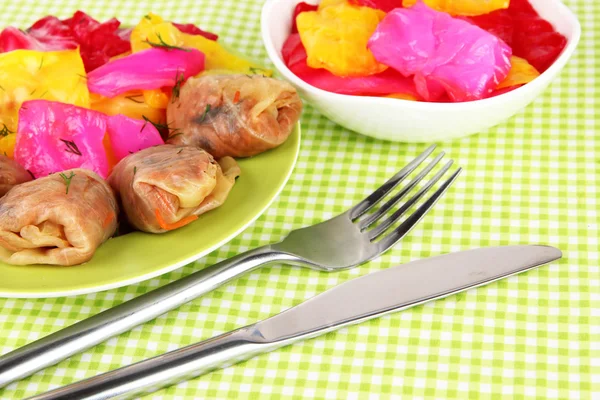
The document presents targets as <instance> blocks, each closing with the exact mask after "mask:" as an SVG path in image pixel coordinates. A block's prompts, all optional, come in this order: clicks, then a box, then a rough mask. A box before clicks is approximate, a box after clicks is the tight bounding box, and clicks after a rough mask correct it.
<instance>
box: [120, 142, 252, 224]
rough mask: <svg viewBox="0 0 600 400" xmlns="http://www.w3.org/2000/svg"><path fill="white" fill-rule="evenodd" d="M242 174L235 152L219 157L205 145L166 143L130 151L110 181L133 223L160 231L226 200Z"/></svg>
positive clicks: (187, 222)
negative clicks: (202, 146) (204, 147)
mask: <svg viewBox="0 0 600 400" xmlns="http://www.w3.org/2000/svg"><path fill="white" fill-rule="evenodd" d="M239 174H240V169H239V167H238V165H237V163H236V162H235V160H234V159H233V158H231V157H224V158H222V159H220V160H219V161H218V162H217V161H215V159H214V158H213V157H212V156H211V155H210V154H208V153H207V152H206V151H204V150H202V149H199V148H196V147H190V146H175V145H168V144H167V145H163V146H156V147H151V148H148V149H145V150H142V151H139V152H137V153H134V154H131V155H129V156H127V157H125V158H124V159H123V160H121V161H120V162H119V163H118V164H117V165H116V166H115V168H114V170H113V172H112V174H111V175H110V177H109V178H108V182H109V183H110V185H111V186H112V188H113V189H114V190H115V192H117V194H118V195H119V196H120V198H121V204H122V207H123V210H124V211H125V214H126V215H127V219H128V220H129V222H130V223H131V224H132V225H133V226H134V227H136V228H137V229H139V230H141V231H144V232H150V233H161V232H166V231H170V230H173V229H177V228H180V227H182V226H184V225H187V224H189V223H190V222H192V221H194V220H196V219H198V215H200V214H203V213H205V212H207V211H209V210H212V209H213V208H216V207H218V206H220V205H221V204H223V203H224V202H225V199H226V198H227V196H228V195H229V192H230V191H231V188H232V187H233V184H234V183H235V178H236V177H237V176H239Z"/></svg>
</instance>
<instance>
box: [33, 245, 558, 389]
mask: <svg viewBox="0 0 600 400" xmlns="http://www.w3.org/2000/svg"><path fill="white" fill-rule="evenodd" d="M561 256H562V254H561V252H560V250H558V249H555V248H553V247H547V246H507V247H491V248H483V249H476V250H469V251H462V252H458V253H451V254H446V255H442V256H438V257H433V258H429V259H424V260H418V261H413V262H410V263H408V264H404V265H400V266H397V267H393V268H388V269H384V270H381V271H378V272H374V273H371V274H368V275H365V276H362V277H360V278H356V279H353V280H351V281H348V282H345V283H342V284H341V285H338V286H336V287H334V288H332V289H330V290H327V291H326V292H324V293H321V294H319V295H317V296H315V297H313V298H312V299H309V300H308V301H305V302H304V303H302V304H300V305H298V306H296V307H293V308H290V309H288V310H287V311H284V312H282V313H280V314H278V315H275V316H273V317H271V318H268V319H266V320H263V321H260V322H258V323H256V324H253V325H249V326H246V327H244V328H241V329H238V330H235V331H232V332H228V333H225V334H223V335H220V336H217V337H214V338H211V339H208V340H205V341H203V342H200V343H197V344H194V345H191V346H187V347H184V348H181V349H178V350H175V351H171V352H169V353H165V354H162V355H160V356H157V357H154V358H151V359H148V360H145V361H141V362H139V363H137V364H133V365H130V366H127V367H123V368H120V369H117V370H114V371H111V372H107V373H104V374H101V375H98V376H95V377H93V378H89V379H86V380H83V381H81V382H77V383H74V384H71V385H68V386H65V387H62V388H59V389H56V390H53V391H50V392H47V393H45V394H41V395H38V396H34V397H32V398H31V400H58V399H95V400H100V399H112V398H118V399H127V398H131V397H135V396H138V395H140V394H142V393H146V392H152V391H155V390H158V389H160V388H161V387H164V386H168V385H172V384H174V383H176V382H179V381H182V380H186V379H190V378H192V377H195V376H198V375H201V374H204V373H206V372H208V371H210V370H213V369H216V368H222V367H225V366H228V365H231V364H234V363H237V362H240V361H242V360H247V359H249V358H251V357H254V356H255V355H257V354H260V353H265V352H269V351H272V350H275V349H277V348H279V347H283V346H287V345H290V344H292V343H295V342H298V341H301V340H305V339H309V338H312V337H315V336H318V335H322V334H324V333H327V332H330V331H333V330H336V329H339V328H341V327H344V326H348V325H353V324H357V323H360V322H363V321H366V320H369V319H373V318H378V317H380V316H382V315H384V314H387V313H391V312H395V311H399V310H402V309H405V308H408V307H412V306H415V305H418V304H422V303H425V302H427V301H431V300H435V299H439V298H442V297H446V296H449V295H452V294H454V293H458V292H461V291H464V290H467V289H469V288H473V287H476V286H481V285H485V284H487V283H490V282H493V281H496V280H498V279H502V278H505V277H507V276H510V275H513V274H518V273H520V272H523V271H526V270H529V269H531V268H535V267H537V266H540V265H542V264H546V263H548V262H551V261H554V260H556V259H558V258H560V257H561Z"/></svg>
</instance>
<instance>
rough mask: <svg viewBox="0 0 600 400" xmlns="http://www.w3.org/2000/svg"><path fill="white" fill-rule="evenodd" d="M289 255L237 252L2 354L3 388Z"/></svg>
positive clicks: (268, 249)
mask: <svg viewBox="0 0 600 400" xmlns="http://www.w3.org/2000/svg"><path fill="white" fill-rule="evenodd" d="M286 260H288V261H289V260H291V257H290V256H289V255H286V254H284V253H281V252H279V251H276V250H274V249H273V248H272V247H271V245H267V246H263V247H259V248H257V249H254V250H250V251H248V252H245V253H242V254H239V255H237V256H235V257H232V258H230V259H228V260H224V261H222V262H220V263H217V264H214V265H212V266H210V267H208V268H204V269H202V270H200V271H197V272H194V273H192V274H190V275H188V276H186V277H184V278H182V279H179V280H176V281H174V282H171V283H169V284H167V285H165V286H162V287H160V288H158V289H155V290H152V291H150V292H148V293H146V294H143V295H142V296H139V297H136V298H134V299H132V300H129V301H126V302H124V303H122V304H120V305H118V306H116V307H113V308H109V309H108V310H105V311H103V312H101V313H99V314H96V315H94V316H93V317H90V318H87V319H84V320H82V321H79V322H77V323H75V324H73V325H71V326H69V327H67V328H64V329H61V330H59V331H57V332H54V333H52V334H50V335H48V336H46V337H43V338H42V339H39V340H36V341H35V342H32V343H29V344H28V345H25V346H23V347H21V348H18V349H16V350H13V351H11V352H10V353H7V354H5V355H3V356H1V357H0V388H1V387H4V386H6V385H8V384H9V383H11V382H14V381H16V380H19V379H22V378H25V377H27V376H29V375H31V374H33V373H35V372H37V371H39V370H41V369H44V368H46V367H49V366H51V365H54V364H56V363H58V362H60V361H62V360H64V359H66V358H68V357H70V356H72V355H73V354H77V353H79V352H81V351H84V350H86V349H88V348H90V347H92V346H95V345H97V344H98V343H101V342H104V341H105V340H107V339H109V338H111V337H113V336H116V335H119V334H121V333H123V332H126V331H128V330H130V329H132V328H134V327H135V326H137V325H140V324H143V323H144V322H148V321H150V320H152V319H154V318H156V317H158V316H159V315H161V314H164V313H166V312H167V311H170V310H173V309H175V308H177V307H179V306H181V305H182V304H184V303H187V302H189V301H191V300H193V299H195V298H197V297H200V296H202V295H203V294H206V293H208V292H210V291H212V290H214V289H216V288H218V287H219V286H221V285H223V284H225V283H227V282H229V281H231V280H232V279H234V278H236V277H238V276H240V275H242V274H244V273H246V272H248V271H251V270H253V269H255V268H257V267H259V266H261V265H265V264H267V263H272V262H278V261H279V262H281V261H286Z"/></svg>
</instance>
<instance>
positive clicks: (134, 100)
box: [125, 94, 144, 104]
mask: <svg viewBox="0 0 600 400" xmlns="http://www.w3.org/2000/svg"><path fill="white" fill-rule="evenodd" d="M140 96H141V97H143V96H142V95H141V94H138V95H135V96H125V98H126V99H129V100H131V101H133V102H134V103H138V104H143V103H144V101H143V100H142V101H140V100H136V99H135V98H136V97H140Z"/></svg>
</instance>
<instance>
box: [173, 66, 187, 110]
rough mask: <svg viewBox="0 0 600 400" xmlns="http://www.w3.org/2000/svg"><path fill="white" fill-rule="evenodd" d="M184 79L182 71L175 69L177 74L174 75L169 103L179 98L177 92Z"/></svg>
mask: <svg viewBox="0 0 600 400" xmlns="http://www.w3.org/2000/svg"><path fill="white" fill-rule="evenodd" d="M183 81H185V75H184V74H183V72H179V71H177V75H175V86H173V90H172V92H171V103H175V100H177V99H178V98H179V92H180V91H181V85H182V84H183Z"/></svg>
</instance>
